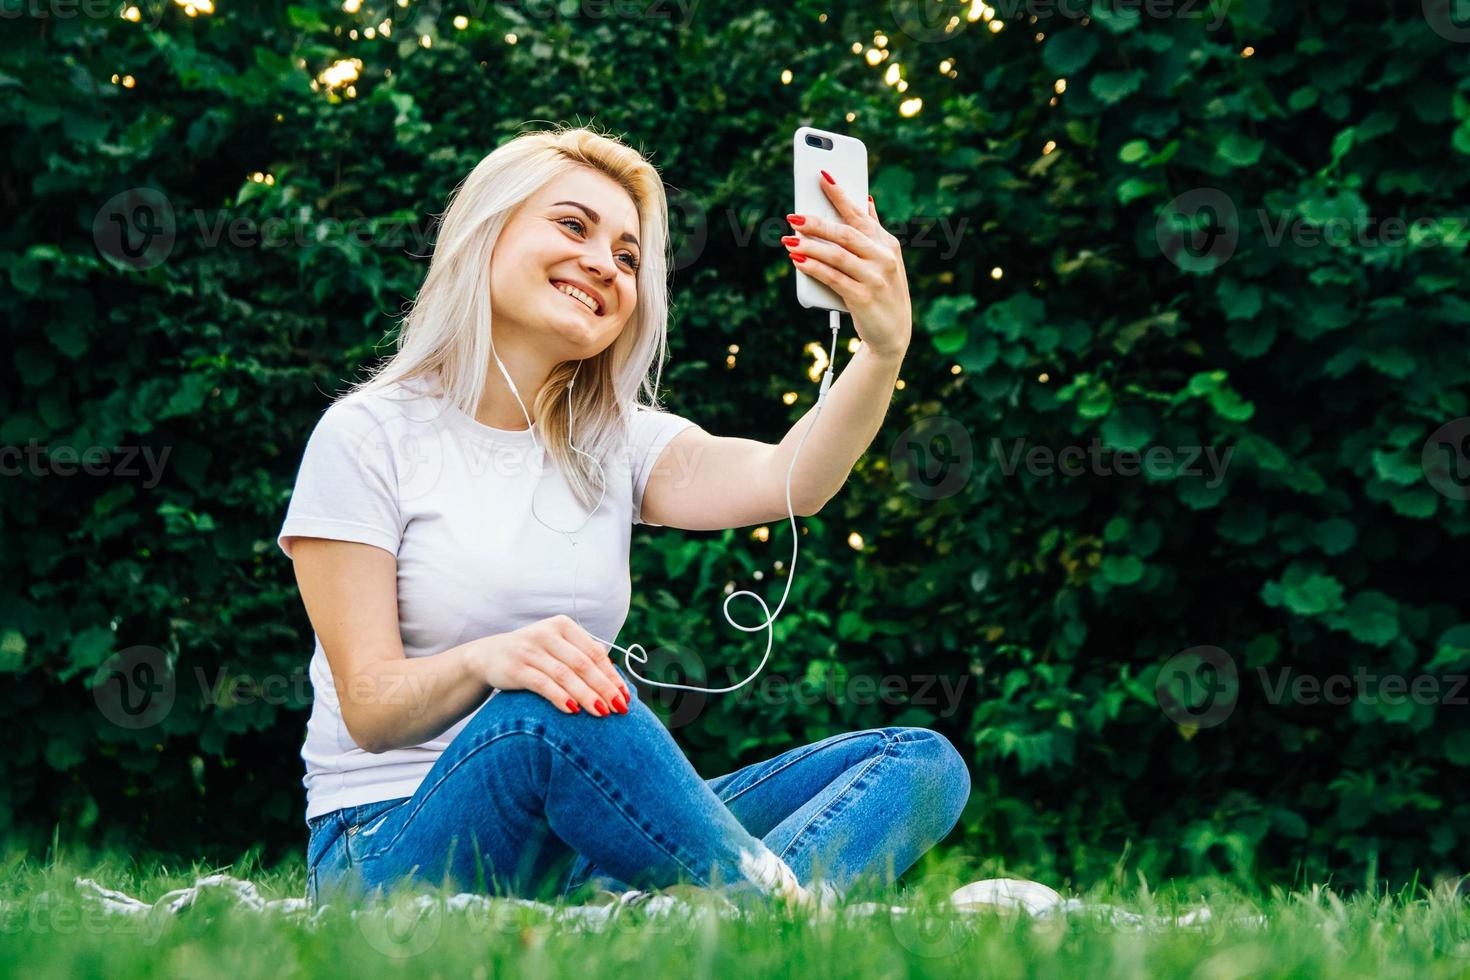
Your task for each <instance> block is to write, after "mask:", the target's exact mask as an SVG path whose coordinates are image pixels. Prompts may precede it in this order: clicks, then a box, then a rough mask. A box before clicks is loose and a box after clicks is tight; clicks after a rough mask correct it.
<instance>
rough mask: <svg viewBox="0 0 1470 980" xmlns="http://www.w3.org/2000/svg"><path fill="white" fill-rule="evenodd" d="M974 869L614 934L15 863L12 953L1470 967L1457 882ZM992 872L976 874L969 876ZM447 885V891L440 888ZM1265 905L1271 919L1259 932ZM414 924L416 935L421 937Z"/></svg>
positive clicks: (242, 965) (868, 969) (480, 973)
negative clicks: (1166, 877)
mask: <svg viewBox="0 0 1470 980" xmlns="http://www.w3.org/2000/svg"><path fill="white" fill-rule="evenodd" d="M959 871H961V868H960V867H959V866H958V865H946V864H944V863H943V862H942V861H940V860H933V861H929V862H927V863H926V864H925V865H924V866H923V867H922V869H920V870H917V871H914V872H911V873H910V874H909V875H908V876H906V878H905V880H904V882H903V884H902V885H901V886H900V887H899V888H897V889H893V890H891V891H889V892H887V893H885V894H884V895H882V896H868V897H869V898H872V897H879V898H883V899H886V900H887V901H888V902H889V903H892V904H900V903H901V904H906V905H910V906H917V907H918V908H920V910H921V911H920V912H919V913H918V914H916V915H914V916H898V917H895V916H892V915H890V914H872V915H863V916H860V915H855V914H852V913H851V911H850V910H839V911H838V912H837V914H836V916H835V918H833V919H830V920H828V921H817V920H813V919H812V918H810V917H808V916H805V915H801V914H796V913H792V912H788V911H785V910H782V909H780V908H776V907H771V908H764V907H761V908H755V909H752V910H749V911H748V912H747V913H746V915H745V917H744V918H732V917H721V916H720V915H718V914H716V913H715V912H714V911H713V910H712V909H709V908H703V907H701V908H700V909H699V911H697V912H696V914H694V915H693V916H692V917H691V918H690V919H689V920H688V921H687V922H683V923H679V922H675V921H672V920H667V919H659V918H656V917H650V916H647V915H644V914H642V913H640V912H638V911H637V910H633V911H630V912H629V913H628V915H627V917H626V918H625V919H623V920H621V921H619V922H616V923H614V924H612V925H610V926H608V927H607V928H606V929H604V930H602V931H590V930H579V929H576V928H572V927H569V926H568V925H566V924H557V923H554V922H551V921H550V920H549V918H548V916H547V915H546V914H545V913H544V912H540V911H538V910H536V909H528V908H525V907H522V906H515V905H513V904H511V903H496V905H495V910H494V911H493V912H489V913H487V912H484V911H478V912H468V911H464V912H456V911H446V910H442V909H441V910H440V911H438V912H435V913H431V914H429V915H428V916H427V917H424V918H421V919H414V918H412V917H410V916H408V915H406V914H404V911H403V910H404V903H405V902H407V901H408V900H409V897H410V896H408V895H406V894H403V893H400V894H398V895H396V896H394V897H393V898H392V899H391V900H390V901H388V902H387V903H385V904H384V905H380V906H377V907H375V908H373V909H370V910H368V911H365V912H364V911H359V913H358V916H357V917H356V918H354V917H353V916H352V915H350V914H349V912H350V910H349V909H346V908H343V907H340V906H337V907H330V908H328V909H327V910H326V911H325V912H323V913H322V914H321V916H320V918H319V920H318V921H316V922H315V923H309V922H306V921H303V920H300V919H293V918H292V917H290V916H288V915H284V914H272V913H264V914H262V913H256V912H250V911H246V910H241V909H238V908H236V907H234V905H233V903H232V902H230V901H227V900H225V899H224V898H223V897H219V898H214V899H210V900H206V901H202V902H201V903H199V904H198V905H196V906H195V907H193V908H191V909H187V910H185V911H184V912H182V913H180V914H178V915H170V914H166V913H162V912H155V913H152V914H150V915H147V916H139V917H136V918H135V917H131V916H127V917H124V916H116V917H114V916H109V915H105V914H103V913H101V912H100V911H97V910H96V909H94V908H93V907H92V906H91V905H89V904H88V903H86V902H85V901H84V900H83V898H82V896H81V895H80V894H79V892H78V890H77V889H76V887H75V885H74V879H75V878H76V877H77V876H82V877H89V878H93V879H95V880H97V881H98V882H99V883H101V884H102V885H104V886H106V887H108V888H114V889H117V890H120V891H123V892H126V893H127V894H129V895H131V896H134V897H136V898H141V899H143V900H145V901H148V902H152V901H154V900H155V899H157V898H158V897H159V896H160V895H162V894H163V893H165V892H167V891H169V890H171V889H174V888H179V887H184V886H187V885H191V884H193V882H194V879H195V878H196V877H200V876H203V875H206V874H211V873H216V872H224V873H228V874H232V875H235V876H237V877H240V878H248V879H250V880H251V881H253V882H255V883H256V885H257V886H258V887H259V888H260V891H261V894H262V896H263V897H264V898H266V899H272V898H289V897H297V896H301V895H303V894H304V891H305V873H304V868H303V867H302V866H301V864H300V863H299V861H297V862H294V863H288V864H285V865H281V866H279V867H275V868H261V867H259V866H258V865H257V864H255V863H254V861H253V860H250V859H246V860H243V861H242V862H240V863H239V864H237V865H236V866H234V867H228V868H221V867H206V866H198V867H189V868H169V867H160V866H158V865H145V866H141V867H140V866H139V865H138V864H137V863H136V862H134V861H133V860H131V859H130V858H128V857H127V856H126V855H118V854H112V855H104V856H101V857H92V858H89V859H87V860H85V861H81V860H78V859H77V858H74V857H63V858H62V859H60V860H49V861H44V862H43V861H38V860H36V859H34V858H26V857H24V856H21V855H16V856H12V857H10V858H8V859H5V860H3V861H0V909H3V911H0V963H3V964H5V967H6V973H7V974H11V975H18V976H25V977H48V976H66V977H74V976H106V977H109V978H127V977H140V978H141V977H147V978H153V977H157V976H160V975H167V976H188V977H191V978H192V977H214V976H220V977H229V978H231V980H242V978H247V977H255V976H261V977H272V978H276V977H289V976H316V975H322V974H330V975H344V974H345V975H349V976H351V975H363V976H375V975H377V974H379V973H383V972H389V971H391V972H399V973H410V974H413V975H414V976H416V977H420V978H429V977H453V978H464V977H469V978H474V977H502V976H533V977H538V978H539V977H557V976H568V977H576V978H578V980H587V978H589V977H590V976H592V975H593V974H598V975H612V976H616V975H619V974H623V973H626V972H629V971H632V972H633V975H634V976H636V977H637V978H638V980H647V978H652V977H658V976H674V977H687V976H720V977H727V976H743V975H760V976H767V975H772V974H775V975H802V976H807V975H811V976H817V977H821V978H823V980H830V978H835V977H843V976H885V977H890V976H955V977H973V976H977V975H983V976H1024V975H1038V976H1058V975H1060V976H1089V977H1090V976H1120V977H1133V976H1188V977H1200V978H1214V977H1243V976H1252V977H1275V976H1283V977H1285V976H1290V977H1315V976H1320V977H1341V976H1352V975H1377V976H1389V977H1393V976H1403V977H1438V976H1465V975H1470V913H1467V910H1466V905H1465V902H1464V901H1463V900H1462V899H1458V898H1455V897H1453V896H1451V895H1450V894H1449V893H1448V890H1447V889H1445V888H1444V887H1441V888H1440V889H1439V890H1437V891H1436V890H1429V889H1424V888H1418V889H1411V888H1404V889H1402V890H1400V891H1399V892H1396V893H1393V894H1387V895H1385V894H1380V895H1378V896H1377V897H1373V896H1371V895H1369V894H1367V893H1363V894H1359V895H1354V896H1351V897H1340V896H1339V895H1338V894H1336V893H1334V892H1333V891H1332V890H1330V889H1327V888H1323V887H1316V888H1311V889H1308V890H1306V891H1296V892H1285V891H1280V890H1273V891H1272V892H1270V893H1252V892H1250V891H1248V890H1243V889H1241V888H1238V887H1234V886H1231V885H1230V884H1228V883H1226V882H1221V881H1214V880H1210V881H1192V882H1186V881H1173V882H1169V883H1167V884H1165V885H1162V886H1159V887H1157V888H1150V887H1148V885H1147V884H1145V883H1142V882H1136V883H1131V884H1129V883H1125V882H1122V881H1118V880H1115V881H1112V882H1109V883H1107V884H1103V885H1098V886H1096V887H1093V888H1091V889H1088V890H1086V891H1082V892H1077V891H1072V892H1070V893H1067V894H1069V896H1075V897H1078V898H1082V899H1084V900H1085V901H1087V902H1089V903H1099V904H1107V905H1111V906H1115V907H1119V908H1122V909H1125V910H1127V911H1130V912H1134V913H1138V914H1141V915H1146V916H1162V917H1165V918H1166V919H1167V918H1168V917H1170V916H1173V915H1175V914H1178V913H1181V912H1185V911H1189V910H1191V909H1195V908H1198V907H1199V906H1200V905H1201V904H1207V905H1208V906H1209V907H1210V909H1211V911H1212V913H1213V921H1211V922H1210V923H1209V924H1208V925H1205V926H1203V927H1197V928H1180V927H1177V926H1171V925H1161V926H1158V927H1155V928H1145V929H1142V930H1138V929H1134V928H1127V927H1120V926H1119V925H1116V924H1114V923H1112V922H1109V921H1108V920H1107V919H1106V918H1105V917H1104V916H1102V915H1100V914H1095V913H1089V914H1079V915H1072V916H1068V917H1066V918H1065V919H1057V920H1036V921H1033V920H1029V919H1026V918H1024V917H1021V916H1018V915H1015V914H999V913H983V914H967V913H956V912H952V911H946V910H944V909H943V906H942V905H941V904H940V903H942V901H943V900H944V899H945V898H946V897H947V896H948V894H949V891H950V890H951V889H952V888H953V887H954V885H955V883H956V882H955V880H954V878H952V877H951V876H954V875H956V873H957V872H959ZM973 877H975V875H973V874H970V873H968V872H965V873H963V874H961V878H962V880H969V879H970V878H973ZM429 893H430V894H438V895H443V894H445V893H444V892H429ZM1260 916H1264V917H1265V923H1264V924H1263V925H1253V924H1251V923H1252V921H1253V920H1257V919H1258V917H1260ZM405 925H407V926H408V928H405Z"/></svg>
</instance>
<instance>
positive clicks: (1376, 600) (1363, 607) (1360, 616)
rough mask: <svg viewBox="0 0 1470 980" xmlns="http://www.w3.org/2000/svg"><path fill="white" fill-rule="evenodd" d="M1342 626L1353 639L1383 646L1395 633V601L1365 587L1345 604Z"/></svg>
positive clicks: (1390, 640)
mask: <svg viewBox="0 0 1470 980" xmlns="http://www.w3.org/2000/svg"><path fill="white" fill-rule="evenodd" d="M1343 625H1344V627H1345V628H1346V629H1347V632H1348V634H1349V635H1350V636H1352V637H1353V639H1355V640H1361V641H1363V642H1364V643H1369V644H1372V645H1373V646H1379V647H1382V646H1387V645H1388V644H1389V643H1391V642H1393V640H1394V639H1396V638H1397V637H1398V635H1399V604H1398V603H1397V602H1395V601H1394V600H1393V599H1392V598H1391V597H1389V596H1387V595H1385V594H1384V593H1382V592H1379V591H1378V590H1376V589H1365V590H1364V591H1362V592H1359V593H1358V594H1357V595H1355V596H1353V598H1352V601H1351V602H1349V603H1348V606H1347V610H1346V612H1345V613H1344V614H1343Z"/></svg>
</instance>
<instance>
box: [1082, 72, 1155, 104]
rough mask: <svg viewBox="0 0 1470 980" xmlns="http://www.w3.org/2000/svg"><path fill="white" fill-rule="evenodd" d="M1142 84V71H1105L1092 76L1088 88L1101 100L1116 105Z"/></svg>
mask: <svg viewBox="0 0 1470 980" xmlns="http://www.w3.org/2000/svg"><path fill="white" fill-rule="evenodd" d="M1142 84H1143V72H1141V71H1137V70H1134V71H1105V72H1099V73H1098V74H1096V75H1094V76H1092V81H1091V82H1090V83H1089V84H1088V86H1087V90H1088V91H1089V92H1091V93H1092V94H1093V95H1095V96H1097V98H1098V100H1099V101H1101V102H1104V103H1106V104H1108V105H1116V104H1117V103H1119V102H1121V101H1123V100H1124V99H1126V98H1127V97H1128V96H1130V95H1132V94H1133V93H1134V92H1137V91H1138V89H1139V86H1141V85H1142Z"/></svg>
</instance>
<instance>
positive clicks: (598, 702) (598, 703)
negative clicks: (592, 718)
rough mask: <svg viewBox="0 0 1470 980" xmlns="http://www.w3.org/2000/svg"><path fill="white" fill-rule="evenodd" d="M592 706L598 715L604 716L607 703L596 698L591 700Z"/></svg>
mask: <svg viewBox="0 0 1470 980" xmlns="http://www.w3.org/2000/svg"><path fill="white" fill-rule="evenodd" d="M592 707H594V708H596V709H597V714H598V715H599V716H602V717H605V716H606V715H607V705H605V704H603V703H602V699H601V698H598V699H597V700H596V701H594V702H592Z"/></svg>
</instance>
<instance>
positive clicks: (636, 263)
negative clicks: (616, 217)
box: [556, 218, 642, 272]
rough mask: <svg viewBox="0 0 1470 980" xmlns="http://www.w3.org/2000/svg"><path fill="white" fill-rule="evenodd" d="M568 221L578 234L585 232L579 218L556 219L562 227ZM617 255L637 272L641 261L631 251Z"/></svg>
mask: <svg viewBox="0 0 1470 980" xmlns="http://www.w3.org/2000/svg"><path fill="white" fill-rule="evenodd" d="M568 221H570V222H571V223H572V224H574V225H576V226H577V234H579V235H580V234H585V233H586V230H587V228H586V226H585V225H584V224H582V220H581V219H580V218H558V219H556V223H557V224H559V225H562V226H563V227H565V226H566V223H567V222H568ZM619 257H620V258H624V259H627V260H628V268H629V269H630V270H632V271H633V272H637V271H638V267H639V265H641V264H642V263H640V262H639V261H638V257H637V256H635V255H632V254H631V253H624V254H623V255H621V256H619Z"/></svg>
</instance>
